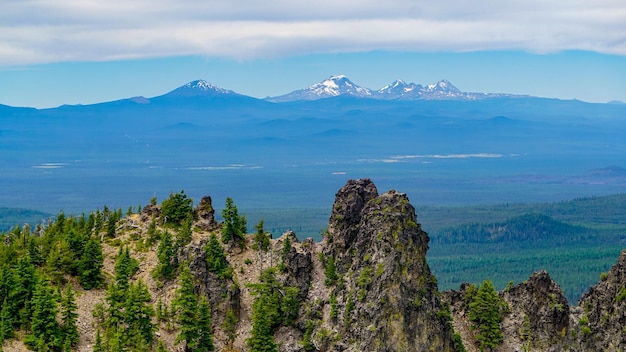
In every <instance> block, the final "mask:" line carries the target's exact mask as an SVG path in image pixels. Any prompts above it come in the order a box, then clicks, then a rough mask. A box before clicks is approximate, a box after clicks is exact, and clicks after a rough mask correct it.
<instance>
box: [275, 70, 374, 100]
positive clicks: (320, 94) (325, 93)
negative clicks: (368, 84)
mask: <svg viewBox="0 0 626 352" xmlns="http://www.w3.org/2000/svg"><path fill="white" fill-rule="evenodd" d="M338 96H353V97H359V98H370V97H372V91H371V90H369V89H367V88H363V87H361V86H359V85H356V84H354V83H353V82H352V81H351V80H350V79H348V77H346V76H344V75H337V76H330V77H328V78H327V79H325V80H323V81H321V82H319V83H315V84H313V85H311V86H310V87H308V88H305V89H300V90H296V91H293V92H291V93H288V94H285V95H281V96H278V97H271V98H268V100H269V101H273V102H287V101H297V100H318V99H324V98H331V97H338Z"/></svg>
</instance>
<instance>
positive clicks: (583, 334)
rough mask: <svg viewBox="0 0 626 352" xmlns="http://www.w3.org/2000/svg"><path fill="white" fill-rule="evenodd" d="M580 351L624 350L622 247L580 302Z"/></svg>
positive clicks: (625, 265)
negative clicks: (618, 254)
mask: <svg viewBox="0 0 626 352" xmlns="http://www.w3.org/2000/svg"><path fill="white" fill-rule="evenodd" d="M578 305H579V306H580V310H582V312H579V313H580V318H579V320H578V322H579V325H580V336H579V346H580V348H581V350H595V351H619V350H624V349H626V250H623V251H622V253H621V254H620V256H619V259H618V261H617V263H616V264H615V265H614V266H613V268H611V270H610V271H609V272H608V274H607V275H606V276H604V275H603V277H602V279H601V281H600V282H599V283H598V284H597V285H595V286H593V287H592V288H591V289H590V290H589V291H588V292H587V293H585V294H584V295H583V296H582V298H581V299H580V301H579V302H578Z"/></svg>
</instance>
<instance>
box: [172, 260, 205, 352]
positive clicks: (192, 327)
mask: <svg viewBox="0 0 626 352" xmlns="http://www.w3.org/2000/svg"><path fill="white" fill-rule="evenodd" d="M179 286H180V287H179V288H178V290H177V291H176V298H175V299H174V302H172V308H173V310H174V311H175V312H176V314H175V315H176V316H177V317H178V323H179V324H180V332H179V333H178V336H176V343H179V342H183V341H184V342H185V345H186V347H185V348H186V350H187V351H192V350H194V349H195V348H196V347H197V346H198V338H199V337H200V333H199V331H198V321H197V319H198V316H197V311H198V297H197V296H196V293H195V291H194V282H193V277H192V276H191V272H190V271H189V268H188V266H187V265H184V266H183V270H182V271H181V273H180V281H179Z"/></svg>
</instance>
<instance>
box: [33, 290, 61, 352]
mask: <svg viewBox="0 0 626 352" xmlns="http://www.w3.org/2000/svg"><path fill="white" fill-rule="evenodd" d="M32 305H33V307H32V309H33V313H32V318H31V331H32V337H31V338H29V339H28V340H29V341H35V342H36V345H37V346H39V344H42V343H43V345H45V346H47V347H49V348H51V349H55V348H57V349H58V348H60V347H61V346H62V336H61V333H60V332H61V330H60V328H59V323H58V322H57V320H56V315H57V312H58V310H57V306H56V299H55V293H54V289H53V288H52V287H50V284H49V283H48V281H47V280H44V279H41V280H40V281H39V283H38V284H37V286H36V289H35V291H34V293H33V300H32ZM33 338H34V339H33Z"/></svg>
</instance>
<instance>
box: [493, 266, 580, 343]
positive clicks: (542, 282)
mask: <svg viewBox="0 0 626 352" xmlns="http://www.w3.org/2000/svg"><path fill="white" fill-rule="evenodd" d="M502 297H503V298H504V300H505V301H506V302H507V304H508V306H509V314H508V315H507V316H506V317H505V319H504V321H503V322H502V327H503V329H502V330H503V333H504V336H505V340H504V342H503V346H504V347H507V346H522V348H524V346H525V347H528V348H532V350H536V351H563V350H564V349H565V346H566V345H567V340H568V337H569V334H568V333H569V311H570V309H569V304H568V303H567V299H566V298H565V296H564V295H563V291H562V290H561V288H560V287H559V285H558V284H557V283H556V282H554V281H553V280H552V279H551V278H550V275H548V273H547V272H546V271H539V272H536V273H534V274H533V275H532V276H531V277H530V278H529V279H528V280H527V281H526V282H524V283H521V284H518V285H516V286H513V287H510V288H508V289H506V290H504V291H503V292H502ZM514 349H515V348H511V350H514Z"/></svg>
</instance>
